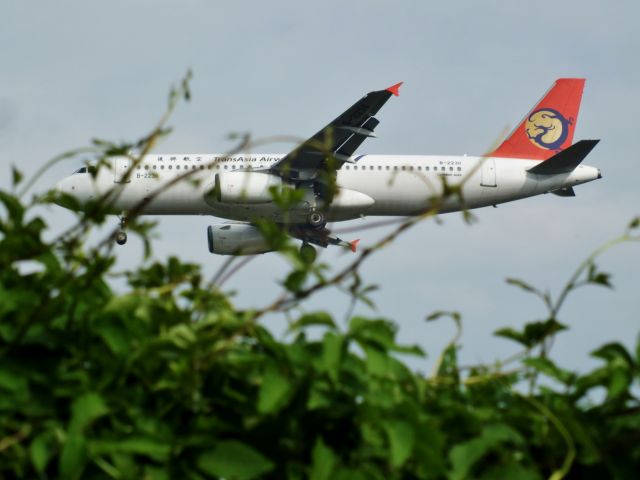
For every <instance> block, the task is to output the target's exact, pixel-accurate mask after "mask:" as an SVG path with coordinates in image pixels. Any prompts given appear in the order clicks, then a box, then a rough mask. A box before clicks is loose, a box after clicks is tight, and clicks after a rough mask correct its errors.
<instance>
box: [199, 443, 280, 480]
mask: <svg viewBox="0 0 640 480" xmlns="http://www.w3.org/2000/svg"><path fill="white" fill-rule="evenodd" d="M197 463H198V467H199V468H200V469H201V470H202V471H203V472H205V473H207V474H209V475H212V476H217V477H223V478H227V479H229V480H231V479H233V480H251V479H253V478H258V477H260V476H261V475H264V474H265V473H268V472H270V471H271V470H273V468H274V467H275V465H274V464H273V462H271V460H269V459H268V458H266V457H265V456H264V455H262V454H261V453H260V452H258V451H257V450H255V449H254V448H252V447H250V446H249V445H247V444H245V443H242V442H239V441H236V440H226V441H222V442H219V443H218V444H217V445H216V446H215V448H213V450H211V451H209V452H205V453H203V454H201V455H200V456H199V457H198V460H197Z"/></svg>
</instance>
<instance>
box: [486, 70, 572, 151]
mask: <svg viewBox="0 0 640 480" xmlns="http://www.w3.org/2000/svg"><path fill="white" fill-rule="evenodd" d="M583 89H584V79H583V78H560V79H558V80H556V81H555V83H554V84H553V85H552V86H551V88H550V89H549V91H548V92H547V93H546V94H545V95H544V96H543V97H542V99H541V100H540V101H539V102H538V103H537V104H536V105H535V106H534V107H533V109H532V110H531V111H530V112H529V113H528V114H527V115H526V116H525V117H524V119H523V120H522V121H521V122H520V123H519V124H518V126H517V127H516V128H515V130H513V132H511V135H509V137H508V138H507V139H506V140H505V141H504V142H502V144H501V145H500V146H499V147H498V148H497V149H496V150H495V151H494V152H493V153H491V156H492V157H503V158H504V157H506V158H528V159H533V160H547V159H548V158H550V157H552V156H553V155H555V154H556V153H558V152H559V151H561V150H564V149H565V148H567V147H569V146H570V145H571V143H572V142H573V132H574V130H575V127H576V123H577V121H578V112H579V111H580V101H581V100H582V91H583Z"/></svg>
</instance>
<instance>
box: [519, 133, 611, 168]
mask: <svg viewBox="0 0 640 480" xmlns="http://www.w3.org/2000/svg"><path fill="white" fill-rule="evenodd" d="M599 141H600V140H580V141H579V142H576V143H574V144H573V145H571V146H570V147H568V148H565V149H564V150H562V151H561V152H559V153H556V154H555V155H554V156H553V157H551V158H549V159H548V160H545V161H544V162H541V163H539V164H538V165H536V166H535V167H533V168H530V169H529V170H527V171H528V172H531V173H536V174H538V175H555V174H558V173H569V172H573V171H574V170H575V168H576V167H577V166H578V165H580V163H581V162H582V161H583V160H584V159H585V158H586V156H587V155H589V152H591V150H593V147H595V146H596V145H597V144H598V142H599Z"/></svg>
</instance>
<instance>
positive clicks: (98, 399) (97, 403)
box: [69, 392, 109, 434]
mask: <svg viewBox="0 0 640 480" xmlns="http://www.w3.org/2000/svg"><path fill="white" fill-rule="evenodd" d="M108 411H109V409H108V408H107V405H106V404H105V403H104V400H103V399H102V396H101V395H100V394H98V393H95V392H89V393H85V394H84V395H82V396H80V397H78V398H77V399H76V400H75V401H74V402H73V405H72V406H71V422H70V423H69V433H70V434H71V433H79V432H82V430H84V429H85V428H86V427H87V426H88V425H89V424H91V423H92V422H93V421H95V420H97V419H98V418H100V417H102V416H103V415H106V414H107V412H108Z"/></svg>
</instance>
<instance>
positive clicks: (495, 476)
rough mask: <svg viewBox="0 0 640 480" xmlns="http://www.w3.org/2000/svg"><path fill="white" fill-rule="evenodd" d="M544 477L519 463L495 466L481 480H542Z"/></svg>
mask: <svg viewBox="0 0 640 480" xmlns="http://www.w3.org/2000/svg"><path fill="white" fill-rule="evenodd" d="M542 478H543V477H542V475H540V474H539V473H538V471H537V470H535V469H533V468H531V467H524V466H522V465H519V464H517V463H508V464H506V465H494V466H491V467H489V469H488V470H487V471H486V472H485V473H484V474H483V475H482V476H481V477H480V480H505V479H517V480H542Z"/></svg>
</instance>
